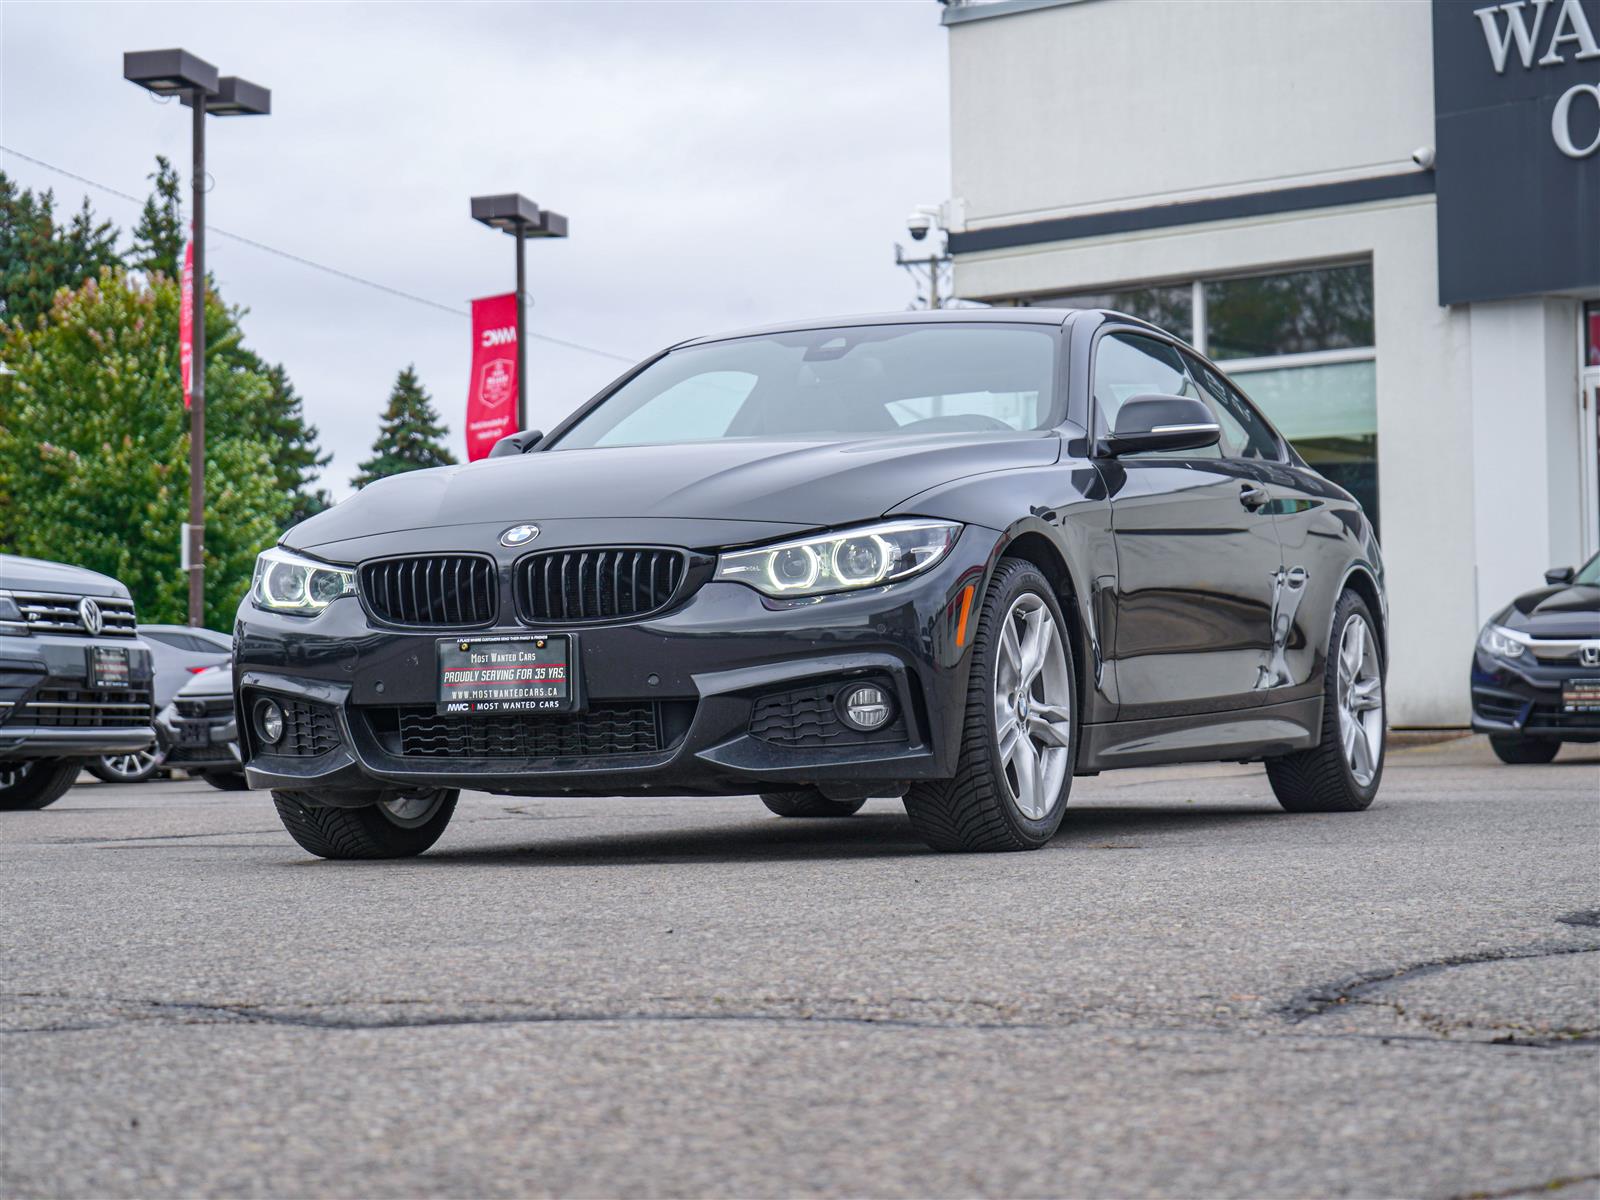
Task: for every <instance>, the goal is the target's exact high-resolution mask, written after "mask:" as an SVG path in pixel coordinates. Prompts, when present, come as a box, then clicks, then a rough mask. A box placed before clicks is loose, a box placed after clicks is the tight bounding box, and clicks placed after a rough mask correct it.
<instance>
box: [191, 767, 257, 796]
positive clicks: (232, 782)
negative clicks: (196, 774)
mask: <svg viewBox="0 0 1600 1200" xmlns="http://www.w3.org/2000/svg"><path fill="white" fill-rule="evenodd" d="M200 778H201V779H204V780H205V781H206V782H207V783H209V784H210V785H211V786H212V787H214V788H216V789H217V791H219V792H247V791H249V790H250V784H249V783H247V782H246V781H245V777H244V772H243V771H202V772H200Z"/></svg>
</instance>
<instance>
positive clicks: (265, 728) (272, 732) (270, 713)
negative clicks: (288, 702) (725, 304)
mask: <svg viewBox="0 0 1600 1200" xmlns="http://www.w3.org/2000/svg"><path fill="white" fill-rule="evenodd" d="M256 732H257V733H258V734H260V735H261V740H262V741H263V742H265V743H266V744H267V745H269V746H276V745H277V744H278V743H279V742H280V741H281V740H282V739H283V709H281V708H279V707H278V706H277V705H276V704H275V703H273V702H272V701H271V700H257V701H256Z"/></svg>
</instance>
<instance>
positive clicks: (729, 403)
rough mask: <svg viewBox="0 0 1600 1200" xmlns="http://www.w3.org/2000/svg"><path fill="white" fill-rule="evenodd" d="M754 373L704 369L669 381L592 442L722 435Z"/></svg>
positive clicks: (753, 382)
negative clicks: (640, 406)
mask: <svg viewBox="0 0 1600 1200" xmlns="http://www.w3.org/2000/svg"><path fill="white" fill-rule="evenodd" d="M755 385H756V377H755V376H754V375H752V374H749V373H748V372H745V371H706V372H704V373H703V374H700V375H693V376H690V377H689V378H688V379H685V380H684V381H683V382H681V383H677V384H674V385H673V386H672V387H670V388H668V389H667V390H666V391H664V392H662V393H661V394H660V395H658V396H656V397H655V398H654V400H653V401H652V402H651V403H649V404H646V405H645V406H644V407H642V408H639V409H636V410H635V411H634V412H632V413H630V414H628V415H627V416H626V417H624V418H622V420H620V421H618V422H617V423H616V425H614V426H613V427H612V428H611V429H609V430H607V431H606V433H605V435H604V436H602V437H601V438H599V439H598V440H597V441H596V442H595V445H597V446H648V445H655V444H658V443H661V442H694V441H703V440H706V439H709V438H719V437H722V436H723V435H724V434H726V433H727V431H728V426H729V425H731V424H732V423H733V418H734V415H735V414H736V413H737V412H738V411H739V408H740V406H741V405H743V404H744V402H745V399H746V397H748V396H749V395H750V392H751V389H753V388H754V387H755Z"/></svg>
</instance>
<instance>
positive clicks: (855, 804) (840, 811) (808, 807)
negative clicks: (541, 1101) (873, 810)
mask: <svg viewBox="0 0 1600 1200" xmlns="http://www.w3.org/2000/svg"><path fill="white" fill-rule="evenodd" d="M761 803H763V804H765V805H766V806H767V807H768V808H770V809H771V810H772V811H773V812H775V813H777V814H778V815H779V816H780V817H848V816H850V815H851V814H852V813H854V812H857V811H859V810H860V808H861V806H862V805H863V804H865V803H866V801H865V800H829V799H828V798H827V797H826V796H824V795H823V794H822V793H821V792H819V791H817V789H816V788H801V789H800V790H799V791H794V792H762V793H761Z"/></svg>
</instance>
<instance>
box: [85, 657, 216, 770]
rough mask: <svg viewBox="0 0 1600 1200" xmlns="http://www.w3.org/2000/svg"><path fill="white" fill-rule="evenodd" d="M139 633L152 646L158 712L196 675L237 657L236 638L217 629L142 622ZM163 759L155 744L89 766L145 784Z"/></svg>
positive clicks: (91, 763)
mask: <svg viewBox="0 0 1600 1200" xmlns="http://www.w3.org/2000/svg"><path fill="white" fill-rule="evenodd" d="M139 636H140V637H142V638H143V639H144V640H145V642H146V644H147V645H149V647H150V653H151V657H152V659H153V661H154V663H155V689H154V691H155V700H154V704H155V711H156V712H157V713H158V714H159V713H160V712H161V711H162V710H163V709H165V708H166V707H167V705H168V704H170V703H171V702H172V698H173V696H175V695H176V694H177V692H178V689H179V688H181V687H183V686H184V685H185V684H186V683H187V682H188V681H189V680H190V679H191V678H192V677H193V676H195V675H196V674H198V673H199V672H201V671H205V670H207V669H208V668H211V667H215V666H218V665H219V664H222V663H226V662H228V661H230V660H231V659H232V657H233V638H232V637H230V636H229V635H228V634H226V633H218V632H216V631H215V630H213V629H199V628H195V627H194V626H191V625H141V626H139ZM158 724H159V722H158ZM163 759H164V752H163V750H162V747H161V746H160V745H159V744H158V743H152V744H150V745H148V746H144V747H141V748H140V749H138V750H129V751H126V752H124V753H122V754H108V755H104V756H103V757H101V758H95V759H90V760H89V762H88V763H87V764H86V769H87V770H88V772H89V774H91V775H93V776H95V778H97V779H103V780H104V781H105V782H107V783H143V782H144V781H145V780H146V779H149V778H150V777H151V776H152V775H155V774H156V773H157V772H158V771H160V770H161V769H162V764H163Z"/></svg>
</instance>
